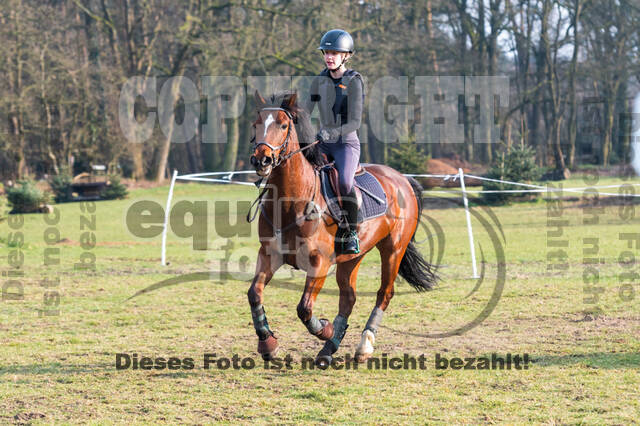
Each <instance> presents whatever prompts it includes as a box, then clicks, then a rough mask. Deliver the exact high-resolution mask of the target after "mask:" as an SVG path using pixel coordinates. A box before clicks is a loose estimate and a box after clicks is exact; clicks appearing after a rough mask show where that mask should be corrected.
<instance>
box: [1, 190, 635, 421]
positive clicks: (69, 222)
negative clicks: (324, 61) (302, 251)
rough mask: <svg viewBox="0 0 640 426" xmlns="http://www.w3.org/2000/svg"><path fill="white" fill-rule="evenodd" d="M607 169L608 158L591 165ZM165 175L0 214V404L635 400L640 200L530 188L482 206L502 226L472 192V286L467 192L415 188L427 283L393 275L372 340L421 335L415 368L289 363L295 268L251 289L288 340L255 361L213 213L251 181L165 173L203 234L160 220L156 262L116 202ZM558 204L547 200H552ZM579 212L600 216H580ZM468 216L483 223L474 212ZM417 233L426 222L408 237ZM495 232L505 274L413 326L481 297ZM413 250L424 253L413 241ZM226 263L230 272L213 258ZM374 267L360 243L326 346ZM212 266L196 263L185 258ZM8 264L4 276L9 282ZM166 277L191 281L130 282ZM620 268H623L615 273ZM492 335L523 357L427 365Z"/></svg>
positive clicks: (521, 416) (20, 410) (153, 417)
mask: <svg viewBox="0 0 640 426" xmlns="http://www.w3.org/2000/svg"><path fill="white" fill-rule="evenodd" d="M616 182H619V180H617V179H614V178H606V179H605V178H603V179H601V180H600V182H599V183H598V184H599V185H606V184H613V183H616ZM635 183H637V182H635ZM569 186H585V183H584V181H583V180H581V179H580V178H574V179H573V180H572V181H571V182H569V183H565V187H569ZM167 189H168V188H167V187H159V188H154V189H146V190H134V191H132V192H131V195H130V197H129V199H127V200H122V201H108V202H99V203H96V204H95V226H94V224H93V223H91V222H92V214H93V213H91V212H90V211H89V210H88V209H87V207H90V206H87V205H83V204H80V203H73V204H63V205H58V206H57V208H58V209H59V212H60V217H59V222H57V223H53V222H55V221H52V223H53V224H51V225H48V224H46V223H45V221H44V216H43V215H25V216H24V224H23V225H22V226H21V227H20V229H17V230H12V229H10V227H9V222H8V220H7V217H6V215H5V216H4V219H3V220H2V222H0V262H1V264H2V266H1V267H0V269H1V270H2V271H9V270H12V269H13V268H11V266H10V264H11V262H18V261H19V260H20V259H21V257H20V256H21V255H22V256H23V259H24V265H23V267H22V270H23V271H24V277H19V278H17V281H19V282H20V284H21V286H22V288H23V291H24V295H23V298H22V300H3V301H2V303H1V304H0V319H1V320H0V347H1V348H2V349H1V358H0V423H12V422H16V423H40V422H43V423H49V422H57V423H58V422H62V423H67V422H70V423H76V422H78V423H86V422H92V423H113V422H117V423H120V422H122V423H155V422H158V421H169V422H180V423H209V422H213V421H224V422H245V423H249V422H256V421H257V422H264V423H273V422H277V423H299V422H306V421H309V422H317V423H319V422H346V423H398V422H416V423H451V422H455V423H478V422H486V423H493V422H496V423H502V422H506V423H514V422H517V423H522V422H537V423H549V424H554V423H570V424H575V423H588V424H592V423H600V424H601V423H615V424H625V423H631V422H634V421H637V419H638V414H639V413H640V402H639V401H640V394H639V393H638V388H639V385H640V371H639V369H640V304H639V303H638V300H640V294H639V293H640V289H639V288H638V284H637V283H638V279H637V276H634V275H632V274H629V273H630V272H635V273H637V274H640V265H638V263H637V262H635V258H636V257H638V256H640V249H639V248H638V247H637V246H636V245H635V243H633V245H632V246H628V242H627V240H625V238H631V237H629V236H625V235H624V234H625V233H628V234H632V233H635V232H639V229H640V228H639V227H638V225H639V224H640V210H638V211H636V210H634V209H638V208H640V207H638V206H635V205H620V204H619V203H618V204H616V203H612V202H611V201H609V200H608V199H607V200H603V202H602V203H601V204H602V207H603V209H602V212H601V213H598V212H597V211H595V210H589V209H588V208H589V204H588V203H586V202H583V201H581V200H580V199H578V200H574V201H566V202H563V203H561V205H560V207H561V209H558V207H559V205H558V204H557V203H550V202H543V201H537V202H526V203H520V204H515V205H512V206H504V207H495V208H492V209H491V211H492V212H493V214H495V217H496V218H497V219H498V221H499V224H500V226H498V225H496V224H495V223H493V221H492V220H491V219H490V216H489V213H488V212H486V211H484V210H482V209H481V208H479V207H476V208H475V209H474V210H475V211H476V212H477V216H474V217H473V219H472V223H473V226H474V235H475V238H476V248H477V251H478V254H479V255H480V247H481V248H482V255H483V256H484V259H485V263H484V273H485V278H484V281H483V282H482V285H481V286H480V288H479V289H478V291H477V292H475V293H474V294H473V295H471V296H469V297H466V298H465V296H467V294H468V293H470V292H471V291H472V289H473V288H474V286H475V285H476V280H473V279H470V276H471V262H470V257H469V244H468V239H467V230H466V225H465V217H464V212H463V210H462V209H460V208H441V209H434V210H430V209H429V208H428V207H429V204H428V203H427V209H426V211H425V214H426V215H427V216H428V217H429V218H430V219H431V221H430V222H428V223H431V224H432V225H431V228H430V229H435V228H434V226H436V225H433V224H437V226H438V227H440V228H441V229H442V231H443V233H442V234H441V235H440V236H439V241H441V242H442V245H443V247H444V250H443V252H442V254H443V257H442V267H441V269H440V274H441V277H442V280H441V283H440V285H439V287H438V289H437V290H435V291H432V292H429V293H421V294H417V293H415V292H414V291H413V290H411V289H410V287H409V286H408V285H407V284H406V283H405V282H403V281H402V280H400V279H398V280H397V282H396V296H395V297H394V299H393V300H392V302H391V305H390V307H389V309H388V310H387V313H386V314H385V318H384V320H383V323H382V324H383V327H381V328H380V330H379V331H378V335H377V342H376V353H375V355H377V356H382V354H383V353H385V354H388V355H387V357H388V358H392V357H402V356H404V354H408V355H410V356H414V357H418V356H419V355H422V354H423V355H424V356H425V357H426V360H427V361H426V369H424V370H420V369H407V370H404V369H401V370H390V369H386V370H382V369H380V370H376V369H368V368H366V366H360V367H359V368H358V369H357V370H352V369H349V370H346V369H340V370H334V369H329V370H326V371H322V370H310V369H303V368H302V367H301V360H302V358H304V357H315V355H316V353H317V352H318V350H319V349H320V348H321V347H322V344H321V342H320V341H318V340H316V339H315V338H313V337H312V336H310V335H309V334H308V333H307V331H306V330H305V328H304V326H303V325H302V324H301V323H300V322H299V320H298V318H297V315H296V305H297V303H298V300H299V298H300V296H301V293H302V285H303V283H304V274H303V273H301V272H300V271H292V270H291V269H289V268H282V269H281V271H280V272H279V273H278V275H277V276H276V279H275V280H274V282H273V285H272V286H270V287H267V289H266V291H265V309H266V311H267V314H268V317H269V322H270V325H271V327H272V329H274V330H275V332H276V334H277V336H278V337H279V342H280V345H281V353H280V355H282V356H284V355H287V354H288V355H290V356H291V357H292V359H293V362H292V363H291V366H292V368H291V369H286V368H282V369H264V368H263V365H262V362H261V360H260V359H259V356H258V355H257V353H256V352H255V350H256V344H257V339H256V336H255V332H254V330H253V326H252V323H251V315H250V312H249V307H248V304H247V301H246V291H247V288H248V282H247V281H248V280H249V279H250V278H248V277H247V275H248V276H251V273H247V272H246V271H247V270H249V271H251V270H252V268H253V266H252V264H253V261H254V257H255V253H256V252H257V247H258V241H257V235H256V233H255V225H254V226H253V227H252V230H253V231H252V232H251V235H250V236H244V237H233V238H226V237H225V236H224V235H221V232H220V229H222V228H220V229H218V231H216V227H215V226H214V224H216V223H219V222H221V219H224V218H225V217H226V216H227V211H228V212H230V213H231V216H233V217H234V219H232V220H231V221H232V223H233V222H235V213H239V217H240V220H244V219H243V217H244V213H245V212H242V211H241V212H237V209H238V208H240V210H242V208H243V207H242V206H243V205H244V204H237V202H240V201H249V200H252V198H253V197H254V196H255V195H256V193H255V189H252V188H244V187H240V188H239V187H234V186H207V185H202V184H179V185H178V186H177V187H176V191H175V202H178V201H180V200H191V201H197V200H200V201H207V207H208V210H207V211H208V215H209V220H208V223H209V227H208V233H207V240H208V241H209V250H193V249H192V246H191V240H190V239H187V238H179V237H177V236H176V235H175V234H174V233H173V232H170V234H169V239H168V258H169V260H170V262H171V264H170V265H169V266H167V267H163V266H161V265H160V236H155V237H152V238H142V237H140V236H135V235H133V234H132V233H131V232H130V230H129V229H128V227H129V228H130V227H131V223H130V222H131V221H129V226H128V225H127V223H128V222H127V212H128V211H130V208H131V206H132V205H133V204H134V203H135V202H137V201H142V200H149V201H155V202H157V203H158V204H159V205H160V206H161V207H162V208H164V203H165V200H166V193H167ZM564 195H569V194H564ZM572 196H573V197H579V195H572ZM549 198H550V199H553V198H555V196H549ZM215 200H230V204H229V206H230V207H229V208H226V207H224V206H222V205H218V206H215V207H214V201H215ZM605 201H606V202H605ZM238 206H240V207H238ZM83 209H84V211H83ZM558 212H560V213H561V216H560V217H559V218H554V217H553V214H556V213H558ZM594 212H596V213H597V217H598V222H597V223H592V224H589V225H584V224H583V220H584V219H585V218H589V217H592V214H593V213H594ZM632 213H633V214H632ZM553 219H557V220H563V221H566V223H564V224H563V225H562V226H561V227H560V228H558V226H556V225H555V224H554V223H553V222H549V221H552V220H553ZM483 220H485V222H486V223H488V224H492V225H491V226H488V227H483V225H482V221H483ZM83 227H84V229H82V228H83ZM90 228H95V230H91V229H90ZM500 229H501V231H500ZM56 230H57V231H58V232H59V234H60V236H59V237H60V238H59V239H58V238H56V236H57V233H56ZM10 232H14V235H13V238H15V233H16V232H21V233H22V234H23V236H24V245H23V246H22V247H19V244H17V243H16V242H15V241H12V239H11V238H9V233H10ZM84 232H89V233H93V234H94V235H95V241H96V245H95V247H93V248H90V247H89V246H90V244H87V242H90V241H91V235H90V234H87V235H84V236H83V235H82V234H83V233H84ZM501 232H502V233H503V234H504V239H503V238H502V233H501ZM222 234H224V231H222ZM492 235H493V238H492ZM425 236H426V231H425V230H421V231H420V232H419V234H418V239H424V238H425ZM47 239H48V240H49V241H50V242H51V244H47ZM83 241H84V242H85V246H84V247H83V245H82V242H83ZM229 242H231V243H232V244H233V248H229V247H231V246H230V245H229ZM638 244H639V245H640V241H639V242H638ZM496 247H498V249H496ZM500 247H502V248H503V249H504V259H505V263H504V271H505V279H504V282H503V284H504V288H503V290H502V293H501V297H500V299H499V301H498V303H497V305H496V306H495V309H494V310H493V311H492V312H491V314H490V315H489V316H488V318H486V319H485V320H484V321H483V322H482V323H481V324H479V325H478V326H477V327H475V328H473V329H471V330H469V331H467V332H466V333H464V334H462V335H458V336H452V337H446V338H430V337H426V335H427V334H433V333H446V332H448V331H451V330H454V329H456V328H457V327H460V326H461V325H464V324H466V323H468V322H470V321H472V320H473V319H474V318H475V317H476V316H477V315H478V314H479V313H480V312H481V311H482V310H483V309H484V307H485V306H487V304H488V303H489V300H490V297H491V295H492V294H493V293H494V291H495V289H496V286H500V283H501V281H500V278H499V271H500V268H499V266H500V265H497V264H496V262H497V261H496V259H499V258H500V256H499V255H498V253H499V248H500ZM594 247H596V248H594ZM47 248H48V249H59V252H56V251H50V252H49V253H53V254H54V256H53V257H51V258H50V259H49V261H50V262H54V261H55V260H56V259H59V264H57V265H56V264H49V265H45V258H44V255H45V249H47ZM421 250H422V251H423V253H424V254H425V256H428V254H429V253H428V251H429V249H428V244H427V243H426V242H425V243H423V244H422V245H421ZM558 250H562V251H564V253H565V255H562V254H561V253H560V252H557V251H558ZM55 253H58V255H57V256H56V255H55ZM82 256H84V257H82ZM92 256H95V270H81V269H78V268H74V264H76V263H77V262H79V260H80V259H81V258H82V259H85V260H87V259H89V260H91V259H92ZM225 257H226V258H228V259H227V261H225ZM246 258H250V260H251V262H250V263H251V264H250V265H247V264H246ZM592 258H594V259H596V260H595V264H592V263H593V262H592V261H591V260H590V259H592ZM224 264H228V268H229V270H230V271H231V272H232V273H231V274H227V275H224V274H219V273H218V271H220V270H221V267H222V265H224ZM242 271H245V272H242ZM378 271H379V256H378V254H377V252H374V253H371V254H370V255H369V256H367V257H366V259H365V261H364V263H363V266H362V268H361V269H360V273H359V282H358V301H357V303H356V306H355V308H354V312H353V314H352V316H351V318H350V321H349V323H350V328H349V330H348V331H347V334H346V337H345V339H344V341H343V344H342V347H341V348H340V352H339V353H338V354H336V355H345V354H347V353H349V354H353V352H354V350H355V347H356V346H357V344H358V342H359V336H360V333H361V331H362V328H363V326H364V324H365V323H366V320H367V318H368V316H369V313H370V311H371V309H372V308H373V305H374V301H375V291H376V290H377V289H378V286H379V282H378V278H377V277H378V274H379V273H378ZM207 272H209V273H210V278H211V279H206V278H207V277H206V276H205V274H200V275H189V274H193V273H207ZM625 274H627V275H625ZM6 275H7V274H5V275H3V276H2V283H3V285H5V284H7V283H8V282H9V278H8V277H7V276H6ZM55 277H59V285H52V286H51V287H49V288H45V287H43V286H42V282H43V279H46V278H49V279H53V278H55ZM180 277H182V278H180ZM185 277H186V278H185ZM585 277H586V278H585ZM168 278H176V279H177V281H185V280H187V279H192V281H186V282H181V283H178V284H175V285H169V286H164V287H162V288H159V289H157V290H154V291H150V292H148V293H145V294H141V295H139V296H136V297H134V298H132V299H129V298H130V297H131V296H133V295H134V294H136V292H138V291H141V290H143V289H145V288H147V287H149V286H150V285H153V284H155V283H158V282H161V281H163V280H166V279H168ZM585 279H586V280H587V281H585ZM624 284H631V285H630V286H627V287H621V286H622V285H624ZM590 287H599V288H600V290H598V293H597V294H598V298H597V300H590V298H592V293H593V290H591V289H590ZM16 288H17V287H13V288H12V290H14V291H15V290H16ZM621 288H623V290H624V291H623V293H622V295H621V294H620V289H621ZM46 292H51V293H49V294H48V293H46ZM53 292H58V293H59V294H60V295H61V298H60V302H59V306H58V308H59V315H56V316H46V315H43V316H39V312H41V310H42V309H47V310H49V311H48V312H49V313H50V312H51V311H50V309H53V308H55V293H53ZM7 293H8V292H7ZM46 297H50V299H46ZM128 299H129V300H128ZM337 302H338V295H337V285H336V283H335V279H334V277H333V276H332V277H329V279H328V280H327V282H326V284H325V287H324V290H323V292H322V293H321V294H320V296H319V298H318V302H317V304H316V308H315V312H316V313H317V314H318V316H319V317H327V318H330V319H333V317H334V316H335V314H336V313H337ZM47 303H49V304H48V305H47ZM116 353H128V354H133V353H136V354H138V357H143V356H148V357H164V358H168V357H171V356H175V357H178V358H181V359H182V358H187V357H190V358H193V359H194V364H195V368H194V369H192V370H168V369H163V370H150V371H147V370H140V369H138V370H133V369H127V370H117V369H116V367H115V359H116V356H115V354H116ZM205 353H215V354H216V356H217V357H218V358H220V357H229V358H230V357H232V356H233V355H234V354H237V355H238V356H239V357H240V358H247V357H248V358H252V359H253V360H254V361H255V362H256V364H257V367H256V368H253V369H245V370H243V369H240V370H234V369H232V368H230V369H226V370H221V369H218V368H215V366H214V367H213V368H211V369H203V368H202V364H203V363H202V358H203V356H204V354H205ZM493 353H496V354H498V355H500V356H506V354H513V355H516V354H519V355H523V354H525V353H526V354H528V356H529V359H530V361H531V362H530V363H529V365H528V369H523V370H516V369H511V370H506V369H505V370H488V371H487V370H464V369H463V370H453V369H445V370H438V369H436V368H435V365H434V360H435V357H436V354H439V356H441V357H447V358H453V357H483V356H489V357H490V356H491V354H493Z"/></svg>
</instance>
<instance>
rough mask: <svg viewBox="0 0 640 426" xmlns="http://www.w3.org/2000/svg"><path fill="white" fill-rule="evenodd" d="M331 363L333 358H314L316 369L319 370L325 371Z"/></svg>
mask: <svg viewBox="0 0 640 426" xmlns="http://www.w3.org/2000/svg"><path fill="white" fill-rule="evenodd" d="M331 361H333V357H332V356H331V355H326V354H325V355H320V354H318V356H317V357H316V367H318V368H320V369H321V370H326V369H327V368H329V366H330V365H331Z"/></svg>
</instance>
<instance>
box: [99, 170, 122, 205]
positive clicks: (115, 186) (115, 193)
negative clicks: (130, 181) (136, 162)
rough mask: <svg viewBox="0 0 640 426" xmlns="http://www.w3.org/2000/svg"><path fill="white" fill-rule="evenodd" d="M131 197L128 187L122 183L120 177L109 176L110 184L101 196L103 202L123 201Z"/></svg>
mask: <svg viewBox="0 0 640 426" xmlns="http://www.w3.org/2000/svg"><path fill="white" fill-rule="evenodd" d="M127 195H129V192H128V191H127V187H126V185H124V184H123V183H121V182H120V177H119V176H115V175H112V176H109V184H108V185H107V186H106V187H105V189H104V190H103V191H102V193H101V194H100V197H101V198H102V199H103V200H115V199H123V198H126V197H127Z"/></svg>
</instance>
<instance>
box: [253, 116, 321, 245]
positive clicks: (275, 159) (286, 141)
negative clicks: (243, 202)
mask: <svg viewBox="0 0 640 426" xmlns="http://www.w3.org/2000/svg"><path fill="white" fill-rule="evenodd" d="M262 111H283V112H284V113H285V114H287V117H289V128H288V129H287V135H286V136H285V138H284V142H283V143H282V144H281V145H280V146H273V145H271V144H270V143H268V142H265V141H260V142H258V143H256V144H255V147H254V152H255V150H256V149H258V147H259V146H260V145H265V146H268V147H269V148H270V149H271V172H270V174H271V173H272V172H273V170H274V169H275V168H276V167H278V166H279V165H280V164H282V163H284V162H285V161H287V160H288V159H289V158H291V157H293V156H294V155H296V154H298V153H299V152H302V151H304V150H305V149H309V148H311V147H312V146H314V145H316V144H318V143H320V141H319V140H316V141H314V142H312V143H310V144H309V145H307V146H305V147H302V148H298V149H296V150H295V151H292V152H290V153H288V154H284V155H282V153H283V152H285V151H286V149H287V146H288V145H289V136H290V135H291V126H292V123H293V115H292V114H291V112H290V111H288V110H286V109H284V108H280V107H267V108H262V109H261V110H260V111H258V112H259V113H260V112H262ZM253 141H255V137H254V139H253ZM276 150H278V156H277V157H276V154H275V152H276ZM252 158H255V155H253V156H252ZM256 161H257V160H256ZM252 163H253V160H252ZM314 172H315V173H316V174H317V173H318V171H317V170H314ZM266 179H268V176H264V177H261V178H260V179H258V180H257V181H256V182H255V185H256V187H258V188H259V187H260V184H261V183H262V182H263V181H264V180H266ZM315 182H316V180H315V179H314V189H313V197H312V199H311V202H310V205H311V206H312V209H311V210H312V211H310V212H308V213H305V215H304V216H302V218H303V219H304V220H307V218H309V217H311V215H313V214H319V216H322V213H323V212H321V211H318V210H317V207H316V205H315V203H314V200H315V197H316V188H315ZM268 189H269V187H268V186H265V187H264V188H263V189H262V192H261V193H260V195H258V198H256V199H255V200H254V201H253V203H251V206H250V207H249V211H248V212H247V222H253V220H254V219H255V218H256V215H257V213H258V211H262V212H263V214H264V210H263V206H262V197H263V196H264V194H266V192H267V190H268ZM256 204H258V208H257V209H256V210H255V212H254V213H253V214H251V210H252V209H253V206H255V205H256ZM264 217H265V219H266V220H267V222H269V224H271V227H272V228H273V229H274V232H275V233H276V234H277V235H281V234H282V232H284V231H285V230H287V229H289V228H290V227H291V226H294V225H297V224H298V222H299V219H300V218H298V219H296V221H295V222H293V223H290V224H288V225H287V226H285V227H284V228H282V229H276V227H275V226H274V225H273V223H271V221H270V220H269V218H268V217H267V216H266V215H264Z"/></svg>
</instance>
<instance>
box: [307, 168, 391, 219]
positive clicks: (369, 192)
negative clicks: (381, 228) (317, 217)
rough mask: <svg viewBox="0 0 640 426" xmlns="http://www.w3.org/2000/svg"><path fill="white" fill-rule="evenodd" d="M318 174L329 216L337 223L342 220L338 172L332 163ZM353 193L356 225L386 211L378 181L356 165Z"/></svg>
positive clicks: (385, 203) (384, 195)
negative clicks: (356, 218)
mask: <svg viewBox="0 0 640 426" xmlns="http://www.w3.org/2000/svg"><path fill="white" fill-rule="evenodd" d="M319 173H320V188H321V192H322V196H323V197H324V200H325V202H326V203H327V209H328V211H329V214H330V215H331V216H332V217H333V218H334V219H336V220H337V221H338V222H341V221H342V220H343V215H342V197H343V196H344V195H345V194H340V191H339V188H340V186H339V185H338V182H339V178H338V170H337V169H336V168H335V167H334V166H333V163H329V164H326V165H324V166H322V167H321V168H320V170H319ZM354 187H355V193H356V198H357V200H358V223H362V222H364V221H366V220H369V219H373V218H375V217H378V216H382V215H383V214H384V213H385V212H386V211H387V195H386V194H385V193H384V190H383V189H382V185H381V184H380V182H379V181H378V179H377V178H376V177H375V176H374V175H372V174H371V173H369V172H368V171H367V170H366V168H365V167H363V166H362V165H358V169H357V170H356V174H355V182H354Z"/></svg>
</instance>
